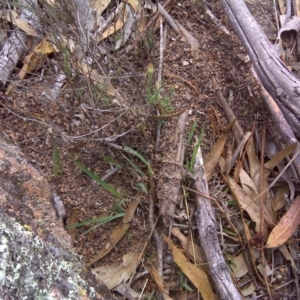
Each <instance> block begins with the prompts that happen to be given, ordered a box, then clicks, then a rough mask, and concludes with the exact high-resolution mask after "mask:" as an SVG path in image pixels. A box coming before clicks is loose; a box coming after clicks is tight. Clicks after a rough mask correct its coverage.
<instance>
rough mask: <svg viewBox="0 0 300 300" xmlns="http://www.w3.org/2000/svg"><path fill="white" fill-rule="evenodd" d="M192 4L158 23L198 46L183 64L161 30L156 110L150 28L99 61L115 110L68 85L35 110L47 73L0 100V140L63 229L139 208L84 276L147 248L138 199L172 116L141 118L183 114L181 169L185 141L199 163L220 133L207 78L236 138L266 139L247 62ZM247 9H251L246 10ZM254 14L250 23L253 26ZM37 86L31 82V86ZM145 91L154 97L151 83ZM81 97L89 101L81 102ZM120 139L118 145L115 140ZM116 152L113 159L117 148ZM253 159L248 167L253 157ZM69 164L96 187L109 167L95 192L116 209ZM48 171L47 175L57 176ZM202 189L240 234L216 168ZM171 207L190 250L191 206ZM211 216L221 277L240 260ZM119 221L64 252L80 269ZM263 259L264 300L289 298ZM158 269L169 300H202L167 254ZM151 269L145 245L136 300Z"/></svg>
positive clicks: (185, 46)
mask: <svg viewBox="0 0 300 300" xmlns="http://www.w3.org/2000/svg"><path fill="white" fill-rule="evenodd" d="M195 3H197V2H195ZM195 3H194V2H192V1H189V0H186V1H181V2H178V3H176V2H175V4H174V5H173V6H172V9H171V10H170V11H169V13H170V15H171V16H172V18H173V19H174V20H176V21H178V22H179V23H180V24H181V25H182V26H183V27H184V28H185V29H187V30H188V31H189V32H190V33H191V34H192V35H194V37H195V38H197V40H198V41H199V43H200V47H199V51H198V52H197V53H193V52H192V51H191V47H190V44H189V43H188V42H187V41H186V40H184V39H183V38H182V37H181V36H179V35H178V34H177V33H175V32H174V31H173V30H172V29H170V28H169V29H168V32H167V35H166V36H167V38H166V48H165V50H164V57H163V64H162V78H163V84H162V88H161V90H160V94H161V99H163V100H162V101H165V103H163V104H162V103H158V102H156V103H150V100H149V94H148V93H147V91H148V90H149V82H148V79H149V78H148V75H147V70H148V71H149V67H151V66H152V65H153V66H154V78H155V80H156V77H157V72H158V69H159V66H160V50H159V49H160V47H159V42H160V41H159V31H156V32H154V31H153V30H152V29H151V28H150V29H149V31H148V32H147V33H146V35H145V37H144V39H143V40H142V41H140V42H139V43H138V44H136V45H135V47H134V48H133V50H132V51H130V52H129V53H126V47H127V46H130V45H131V43H134V42H135V41H134V40H132V41H130V40H129V41H128V42H127V45H125V50H124V49H121V50H120V51H110V54H109V55H108V56H107V58H106V61H105V63H103V65H102V67H103V70H104V72H105V73H106V74H108V73H109V72H110V71H111V70H113V71H114V72H113V75H112V76H111V77H110V78H111V84H112V86H113V87H114V88H115V89H116V90H117V91H118V94H119V95H120V97H119V99H118V101H116V100H115V99H112V98H111V97H107V96H106V95H103V94H100V93H98V94H97V93H96V92H94V91H93V90H92V91H91V90H89V88H90V87H88V84H86V81H85V78H84V76H82V77H81V78H79V79H78V82H77V81H70V82H69V83H68V84H67V85H66V86H65V87H64V88H63V90H62V93H61V95H60V98H59V99H58V100H57V101H54V102H53V101H47V100H43V99H42V98H41V97H40V95H41V93H42V91H44V90H45V88H47V87H48V86H50V85H51V84H53V72H54V70H53V68H52V69H51V67H47V66H44V67H43V68H44V70H43V75H41V74H39V72H40V70H38V71H36V72H35V74H34V75H32V77H31V78H26V79H25V80H24V84H23V86H22V88H21V89H19V90H17V91H15V92H14V93H13V94H12V95H11V96H4V98H3V99H5V101H4V103H2V104H3V106H2V108H3V109H1V111H0V114H1V120H0V122H1V128H2V130H3V131H4V132H5V133H7V134H8V135H9V137H10V138H11V139H12V140H13V141H14V142H15V143H16V144H17V145H18V146H19V147H20V149H21V150H22V152H23V153H24V154H25V155H26V157H27V159H28V161H29V162H30V163H31V164H32V165H33V166H34V167H35V168H36V169H38V170H39V171H40V172H41V173H42V174H43V175H44V176H45V177H46V178H47V179H48V181H49V183H50V185H51V188H52V189H53V191H55V192H56V194H57V195H58V196H59V197H60V198H61V200H62V202H63V203H64V205H65V208H66V218H65V222H66V226H67V224H74V223H78V222H83V221H89V220H94V219H97V218H104V219H105V218H106V217H109V216H117V215H118V214H119V215H120V218H121V216H123V215H122V213H124V211H126V209H127V208H128V207H129V205H130V202H131V201H132V200H138V203H139V204H138V207H137V209H136V211H135V213H134V216H133V218H132V220H131V225H130V228H129V229H128V230H127V232H126V234H125V235H124V237H123V238H122V239H121V240H120V241H119V242H118V243H117V244H115V245H114V247H113V249H112V250H111V251H110V252H109V253H108V254H107V255H106V256H104V257H103V258H102V259H101V260H99V261H97V262H95V263H94V264H93V267H98V266H103V265H107V266H113V265H118V264H121V263H122V261H123V259H124V255H125V254H126V253H129V252H141V251H142V248H143V247H144V245H145V243H147V242H148V240H149V237H150V233H151V225H150V223H149V219H148V215H149V203H150V196H149V191H150V189H153V188H154V189H155V185H156V184H157V182H158V181H159V179H160V178H159V176H160V167H161V164H162V160H163V159H164V154H165V153H166V152H168V151H170V147H171V146H170V145H171V141H172V140H173V138H174V135H175V130H176V128H177V125H176V124H177V116H174V117H170V118H165V119H162V120H158V121H157V120H155V119H153V118H151V116H153V115H155V114H156V112H157V106H158V105H163V106H164V109H165V110H166V114H169V115H171V114H175V115H176V113H177V112H180V111H182V110H183V109H187V110H188V119H187V122H186V129H185V132H184V137H185V139H186V140H187V139H188V135H189V133H190V131H191V128H192V126H193V124H196V127H195V131H194V136H193V138H192V140H191V143H190V145H188V146H187V149H186V154H185V161H187V160H189V159H190V158H191V157H192V153H193V150H194V148H195V145H196V142H197V139H196V137H198V136H199V135H200V133H201V132H202V133H203V134H202V142H201V149H202V152H203V156H204V159H205V156H206V155H207V154H208V153H209V152H210V150H211V149H212V147H213V145H214V144H215V142H216V140H217V139H218V138H219V136H220V135H221V134H222V132H223V131H224V129H225V127H226V126H227V125H228V122H227V121H226V119H225V117H224V112H223V110H222V106H221V105H220V103H218V99H217V98H216V96H215V90H214V88H213V86H212V78H213V77H215V78H216V80H217V82H218V84H219V87H220V90H221V92H222V94H223V96H224V97H225V98H226V99H227V101H228V103H229V105H230V107H231V109H232V110H233V112H234V115H235V117H236V119H237V120H238V121H239V123H240V125H241V127H242V129H243V130H244V132H247V131H252V130H253V128H255V131H257V132H258V135H259V133H260V132H261V130H262V126H263V125H266V127H267V129H268V130H269V131H270V132H271V133H272V134H273V135H275V136H276V132H275V130H274V125H273V124H272V120H271V119H270V117H269V113H268V112H267V109H266V107H265V105H264V103H263V100H262V99H261V96H260V94H259V91H258V88H257V85H256V81H255V79H254V77H253V75H252V72H251V69H250V68H251V62H250V61H249V60H248V59H247V55H246V53H245V51H244V48H243V46H242V45H241V43H240V41H239V39H238V38H237V36H236V35H235V34H234V33H232V31H231V27H230V24H229V22H228V20H227V18H226V16H225V14H224V12H223V9H222V6H221V4H220V3H219V2H218V1H215V2H214V3H211V6H210V9H211V11H212V13H213V14H214V15H215V17H216V18H218V19H219V20H220V21H221V22H222V24H223V25H224V26H225V27H226V28H227V29H228V30H229V32H230V34H229V35H228V34H226V33H224V32H223V31H222V30H221V29H220V27H218V26H216V25H215V24H214V23H213V22H212V20H211V19H210V18H209V16H208V15H207V14H206V13H205V10H204V8H203V6H201V5H200V4H195ZM249 5H254V6H255V4H253V3H252V4H251V3H250V4H249ZM270 5H271V4H269V3H263V2H262V3H261V4H260V7H259V8H257V10H259V11H260V13H263V14H265V16H267V17H266V18H263V20H264V21H265V20H269V19H268V16H270V19H271V21H268V22H267V24H266V26H268V28H274V25H275V23H274V21H273V20H272V12H271V13H270V9H272V7H271V6H270ZM260 13H258V15H261V14H260ZM268 34H270V33H268ZM49 59H52V58H49ZM98 63H99V62H98ZM99 64H100V65H101V63H99ZM37 75H38V76H37ZM39 76H41V77H42V80H38V77H39ZM151 91H152V93H154V92H155V84H154V83H153V82H151ZM91 93H92V95H93V96H94V98H93V100H92V101H91V99H90V98H91ZM96 94H97V95H96ZM120 99H122V100H120ZM122 101H124V102H122ZM118 102H119V103H118ZM195 121H197V123H195ZM157 123H159V124H160V135H161V136H160V142H159V144H158V146H157V145H156V138H157V136H156V135H157ZM127 131H128V132H127ZM125 132H127V133H126V134H124V133H125ZM118 135H120V136H119V137H118ZM233 137H234V136H233V135H232V136H231V137H230V139H229V140H228V146H227V147H228V148H230V145H231V144H233ZM115 145H118V146H120V148H116V147H115ZM123 146H128V147H130V148H132V149H134V150H135V151H136V152H138V153H139V154H140V155H141V156H142V157H143V158H144V159H146V160H147V161H148V162H149V163H150V164H151V168H152V171H153V178H152V179H151V180H150V179H149V176H148V171H147V166H146V165H145V164H143V163H142V161H141V160H140V159H139V158H138V157H137V156H133V155H130V154H129V153H128V152H126V151H124V149H123V148H122V147H123ZM224 151H225V150H224ZM224 153H225V152H224ZM257 153H258V157H259V155H260V154H259V147H257ZM58 157H59V158H58ZM73 160H76V161H78V162H80V163H81V164H83V165H84V166H86V167H87V168H89V169H90V170H91V171H92V172H93V173H94V174H96V175H97V176H98V177H100V178H102V177H103V176H104V175H105V174H107V173H109V172H110V171H111V170H112V169H114V168H115V167H118V171H117V172H116V173H114V174H113V175H111V176H110V177H109V178H108V179H107V180H106V181H107V183H108V184H109V186H111V187H113V189H114V190H115V191H117V192H118V193H119V194H121V195H122V197H121V198H120V199H119V198H118V197H115V196H113V195H112V193H110V192H108V191H107V190H106V189H105V188H103V187H102V186H101V185H99V184H97V183H96V181H95V180H93V179H91V177H90V176H88V175H87V174H85V173H84V172H83V171H82V169H80V168H78V166H76V164H75V163H74V161H73ZM60 164H61V165H60ZM184 165H185V164H184ZM53 168H56V171H54V170H53ZM186 168H187V167H186V166H184V167H183V169H186ZM185 171H186V170H185ZM188 182H189V178H188V177H187V178H183V180H182V186H184V185H186V186H189V183H188ZM153 184H154V187H153ZM209 189H210V194H211V196H212V197H216V198H217V197H218V199H219V200H220V202H221V203H222V206H223V208H224V209H225V211H226V213H227V214H228V215H229V216H230V218H231V219H232V220H233V221H234V222H235V224H236V226H237V227H239V228H241V227H240V226H242V221H241V219H240V216H239V213H238V210H237V207H236V206H235V205H233V204H232V203H233V197H232V196H231V194H230V192H229V191H228V189H226V188H225V185H224V182H223V181H222V179H221V176H220V174H219V172H218V169H217V168H216V171H215V173H214V175H213V178H212V179H211V180H210V181H209ZM180 195H181V198H182V202H181V203H178V206H177V210H176V212H175V221H174V226H177V227H178V228H179V229H180V230H181V232H182V233H183V234H184V235H189V232H191V233H192V236H193V237H194V241H196V242H197V241H198V233H197V231H196V230H195V228H196V227H195V226H196V223H195V220H194V219H193V218H192V221H191V222H189V218H188V215H189V213H190V209H191V207H192V206H193V203H194V198H193V195H192V193H190V194H187V192H186V190H185V189H183V188H182V189H181V191H180ZM158 201H162V199H158ZM155 207H156V211H155V215H157V211H158V207H159V203H156V206H155ZM215 213H216V226H217V229H218V233H219V241H220V244H221V249H222V251H223V254H224V257H225V258H226V261H227V262H228V265H230V264H231V267H232V264H235V262H234V261H235V259H234V258H235V257H237V256H238V255H239V254H240V252H241V251H242V250H241V249H242V248H241V245H239V244H238V243H237V242H236V240H234V239H233V240H232V239H231V238H230V234H229V232H230V229H229V226H228V224H227V221H226V219H225V217H224V215H223V212H221V211H220V210H219V209H218V208H217V207H216V208H215ZM120 218H116V219H114V220H112V221H110V222H108V223H105V224H104V225H101V226H99V227H97V228H96V229H94V230H92V231H90V232H88V233H85V231H86V230H87V229H89V228H90V227H91V226H93V225H95V224H97V223H93V224H92V225H90V224H86V225H84V226H80V227H77V228H76V229H72V230H70V231H69V232H70V234H71V236H72V238H73V240H74V249H75V251H76V252H77V253H78V254H79V255H81V256H82V257H83V259H84V260H85V261H86V262H87V263H89V262H90V261H91V260H92V259H94V258H95V256H96V255H97V254H98V253H99V251H100V249H102V248H103V247H104V246H105V243H107V241H109V240H110V237H111V234H112V232H113V231H114V230H115V228H116V227H117V226H118V224H119V223H120V220H121V219H120ZM245 218H247V216H245ZM162 226H163V224H162V223H160V222H158V224H157V228H158V229H159V231H161V232H163V231H164V228H162ZM226 230H227V231H226ZM226 232H227V233H228V234H226ZM173 240H174V241H176V239H173ZM177 244H178V243H177ZM178 247H180V246H179V245H178ZM271 257H273V258H274V256H268V265H269V266H270V268H271V269H272V270H273V273H272V275H270V276H269V277H268V280H269V284H270V287H271V288H270V289H271V292H272V294H273V296H274V299H294V298H293V296H289V295H291V294H292V292H293V289H294V286H293V285H292V284H287V285H285V283H286V282H288V281H289V280H291V278H290V264H289V263H287V261H286V260H285V259H284V258H283V257H282V256H280V255H279V254H278V255H277V256H276V259H275V260H273V261H272V260H271ZM277 258H278V259H277ZM163 259H164V262H165V264H164V268H165V269H164V282H165V284H166V286H167V287H168V289H169V290H170V296H171V297H173V299H201V298H199V294H198V292H197V289H196V288H195V287H194V286H193V284H192V283H191V282H190V281H189V280H188V279H187V278H186V277H184V276H183V275H182V272H181V270H180V268H178V267H176V265H175V264H174V262H173V261H172V256H171V254H170V252H169V251H168V250H167V249H165V251H164V257H163ZM257 260H259V258H257ZM156 261H157V256H156V244H155V243H154V242H153V239H150V241H149V244H148V246H147V247H146V250H145V253H144V255H143V260H142V263H141V264H140V265H139V267H138V269H137V270H136V276H135V278H134V280H133V282H132V284H131V288H132V289H133V290H135V291H136V293H139V294H140V293H142V289H143V286H145V287H146V288H145V290H144V291H143V299H156V298H155V296H153V294H152V298H151V293H153V291H155V290H157V289H158V287H157V282H155V279H153V277H154V275H153V274H152V276H151V274H150V273H151V272H150V271H151V267H152V266H155V265H156ZM236 264H238V263H237V262H236ZM254 274H255V273H254ZM254 277H256V275H251V274H250V272H246V274H245V275H244V274H243V276H240V277H235V281H236V284H237V286H238V287H239V288H240V289H241V290H244V291H246V290H247V288H248V287H249V286H250V285H251V283H252V282H253V281H254V279H255V278H254ZM255 280H256V284H257V286H256V287H255V288H254V289H253V290H251V292H249V293H248V294H247V292H245V296H246V297H247V298H248V299H269V295H268V291H267V289H266V286H265V285H264V284H263V282H260V281H259V280H258V278H256V279H255ZM257 282H258V283H257ZM284 285H285V287H283V288H281V289H280V290H279V292H278V290H276V287H280V286H284ZM115 295H116V297H117V298H118V297H120V299H121V297H122V296H120V294H119V293H118V292H115ZM132 295H133V294H132ZM132 297H133V296H132ZM295 299H296V298H295Z"/></svg>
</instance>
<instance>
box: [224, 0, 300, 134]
mask: <svg viewBox="0 0 300 300" xmlns="http://www.w3.org/2000/svg"><path fill="white" fill-rule="evenodd" d="M220 2H221V4H222V6H223V8H224V10H225V13H226V15H227V17H228V19H229V20H230V22H231V24H232V26H233V28H234V30H235V32H236V33H237V35H238V37H239V38H240V40H241V42H242V43H243V45H244V47H245V49H246V51H247V53H248V55H249V57H250V59H251V62H252V64H253V66H254V68H255V71H256V73H257V74H258V77H259V78H260V80H261V82H262V84H263V86H264V87H265V89H266V90H267V91H268V93H269V94H270V95H271V96H272V97H273V99H274V101H275V102H276V103H277V105H278V106H279V108H280V109H281V111H282V112H283V115H284V117H285V119H286V120H287V122H288V123H289V125H290V126H291V128H292V130H293V132H294V134H295V136H296V137H297V138H299V137H300V101H299V100H300V80H299V78H298V77H297V76H296V75H294V74H293V73H292V72H290V71H289V70H288V69H287V68H286V66H285V65H284V64H283V62H282V61H281V60H280V58H279V57H278V55H277V54H276V51H275V49H274V47H273V46H272V45H271V44H270V42H269V40H268V39H267V37H266V35H265V34H264V32H263V31H262V29H261V27H260V26H259V25H258V23H257V22H256V20H255V18H254V17H253V16H252V14H251V13H250V11H249V10H248V8H247V6H246V4H245V3H244V1H243V0H220Z"/></svg>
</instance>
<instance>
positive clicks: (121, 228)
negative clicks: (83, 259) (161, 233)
mask: <svg viewBox="0 0 300 300" xmlns="http://www.w3.org/2000/svg"><path fill="white" fill-rule="evenodd" d="M138 204H139V201H138V200H131V203H130V205H129V207H128V208H127V210H126V213H125V216H124V217H123V220H122V223H121V224H119V225H118V226H117V227H116V228H115V229H114V230H113V232H112V234H111V236H110V238H108V239H106V240H105V241H104V246H103V247H102V248H101V249H100V251H99V252H98V253H97V254H96V256H95V257H94V258H93V259H92V261H91V262H90V263H89V264H88V266H91V265H92V264H93V263H95V262H96V261H98V260H99V259H101V258H102V257H104V256H105V255H106V254H107V253H109V252H110V251H111V250H112V249H113V248H114V246H115V245H116V244H117V243H118V242H119V241H120V239H121V238H122V237H123V236H124V235H125V233H126V232H127V230H128V228H129V227H130V221H131V220H132V218H133V216H134V212H135V210H136V208H137V206H138Z"/></svg>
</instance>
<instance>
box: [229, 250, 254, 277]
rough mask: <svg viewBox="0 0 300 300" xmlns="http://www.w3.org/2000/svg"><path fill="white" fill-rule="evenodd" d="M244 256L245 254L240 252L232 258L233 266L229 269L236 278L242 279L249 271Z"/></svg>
mask: <svg viewBox="0 0 300 300" xmlns="http://www.w3.org/2000/svg"><path fill="white" fill-rule="evenodd" d="M244 255H245V254H244V253H243V252H241V253H240V254H239V255H238V256H235V257H233V258H232V261H233V264H232V265H231V266H230V267H231V270H232V271H233V274H234V276H235V277H236V278H240V277H243V276H244V275H245V274H247V273H248V271H249V268H248V264H247V262H246V259H245V256H244Z"/></svg>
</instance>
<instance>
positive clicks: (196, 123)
mask: <svg viewBox="0 0 300 300" xmlns="http://www.w3.org/2000/svg"><path fill="white" fill-rule="evenodd" d="M197 125H198V122H197V121H196V120H195V121H194V122H193V125H192V127H191V130H190V132H189V136H188V139H187V146H189V145H190V144H191V141H192V138H193V136H194V134H195V130H196V127H197Z"/></svg>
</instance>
